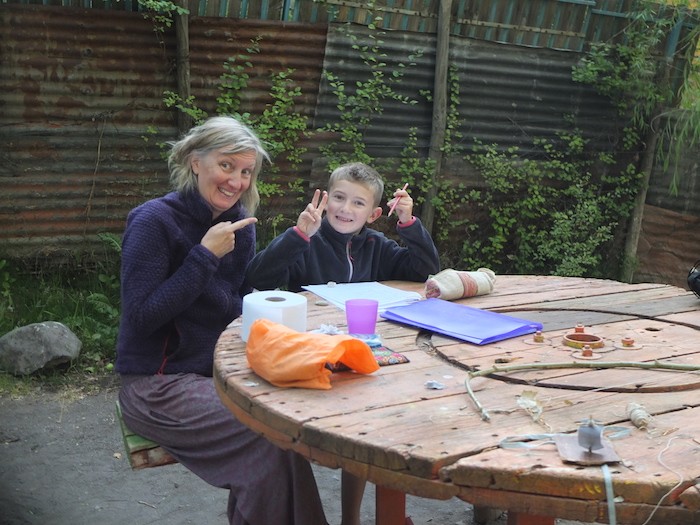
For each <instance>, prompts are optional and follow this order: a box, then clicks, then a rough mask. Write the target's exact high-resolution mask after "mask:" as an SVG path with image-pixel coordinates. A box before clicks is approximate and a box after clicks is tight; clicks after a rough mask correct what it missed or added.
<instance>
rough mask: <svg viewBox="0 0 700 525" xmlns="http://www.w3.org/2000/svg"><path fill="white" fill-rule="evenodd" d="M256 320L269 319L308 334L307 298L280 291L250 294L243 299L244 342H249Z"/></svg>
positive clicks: (242, 336) (242, 333)
mask: <svg viewBox="0 0 700 525" xmlns="http://www.w3.org/2000/svg"><path fill="white" fill-rule="evenodd" d="M256 319H269V320H270V321H273V322H275V323H280V324H283V325H284V326H286V327H287V328H291V329H292V330H296V331H297V332H306V297H304V296H303V295H299V294H296V293H292V292H283V291H280V290H269V291H265V292H253V293H249V294H248V295H246V296H245V297H243V326H242V328H241V339H243V341H246V342H247V341H248V334H249V333H250V325H252V324H253V322H254V321H255V320H256Z"/></svg>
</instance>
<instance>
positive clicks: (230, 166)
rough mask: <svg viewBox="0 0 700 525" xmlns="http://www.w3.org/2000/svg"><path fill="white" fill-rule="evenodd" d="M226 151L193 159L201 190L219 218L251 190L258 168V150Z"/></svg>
mask: <svg viewBox="0 0 700 525" xmlns="http://www.w3.org/2000/svg"><path fill="white" fill-rule="evenodd" d="M225 150H226V148H223V149H219V150H214V151H210V152H209V153H206V154H204V155H195V156H194V157H193V158H192V171H193V172H194V173H195V174H196V175H197V188H198V189H199V193H200V194H201V195H202V197H203V198H204V200H205V201H207V203H208V204H209V207H210V208H211V210H212V214H213V218H214V219H216V218H217V217H218V216H219V215H221V214H222V213H223V212H225V211H226V210H229V209H231V208H232V207H233V205H234V204H236V202H238V200H239V199H240V198H241V195H243V194H244V193H245V192H246V190H247V189H248V188H249V187H250V183H251V180H252V178H253V171H254V169H255V162H256V160H257V154H256V152H255V151H245V152H243V153H236V154H231V153H224V151H225Z"/></svg>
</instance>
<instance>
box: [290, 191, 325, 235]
mask: <svg viewBox="0 0 700 525" xmlns="http://www.w3.org/2000/svg"><path fill="white" fill-rule="evenodd" d="M319 199H320V200H321V201H320V202H319ZM326 204H328V192H327V191H324V192H323V197H321V190H316V191H315V192H314V196H313V198H312V199H311V202H310V203H309V204H308V205H307V206H306V209H304V211H302V212H301V213H300V214H299V218H298V219H297V228H298V229H299V231H301V233H303V234H304V235H306V236H307V237H311V236H312V235H313V234H314V233H316V232H317V231H318V229H319V228H320V227H321V219H322V218H323V211H324V210H325V209H326Z"/></svg>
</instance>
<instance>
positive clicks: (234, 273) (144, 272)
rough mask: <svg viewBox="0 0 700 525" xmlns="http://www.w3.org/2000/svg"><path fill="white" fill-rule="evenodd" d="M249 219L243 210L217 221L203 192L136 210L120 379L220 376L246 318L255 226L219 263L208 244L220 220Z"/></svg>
mask: <svg viewBox="0 0 700 525" xmlns="http://www.w3.org/2000/svg"><path fill="white" fill-rule="evenodd" d="M246 216H247V213H246V211H245V209H244V208H243V207H242V205H241V204H240V202H239V203H237V204H236V205H235V206H234V207H233V208H231V209H230V210H228V211H227V212H225V213H223V214H221V215H220V216H219V217H218V218H217V219H216V221H212V212H211V209H210V208H209V206H208V205H207V203H206V202H205V201H204V199H202V197H201V196H200V194H199V193H198V192H196V191H195V192H189V193H180V192H175V193H169V194H168V195H165V196H163V197H160V198H157V199H153V200H151V201H148V202H146V203H144V204H142V205H140V206H138V207H136V208H134V209H133V210H132V211H131V212H130V213H129V216H128V217H127V222H126V230H125V232H124V238H123V241H122V266H121V324H120V327H119V337H118V340H117V363H116V370H117V372H119V373H120V374H137V375H150V374H157V373H163V374H176V373H182V372H194V373H197V374H202V375H206V376H211V375H212V367H213V356H214V346H215V345H216V341H217V339H218V337H219V335H220V334H221V332H222V331H223V330H224V329H225V328H226V326H227V325H228V324H229V323H230V322H231V321H233V320H234V319H235V318H236V317H238V316H239V315H240V314H241V308H242V301H243V296H244V295H245V294H246V293H248V292H249V291H250V289H249V288H247V287H244V286H245V285H244V284H243V283H244V279H245V269H246V265H247V264H248V261H250V259H251V258H252V257H253V255H254V253H255V226H254V225H250V226H247V227H245V228H242V229H240V230H238V231H237V232H236V245H235V249H234V250H233V251H232V252H230V253H228V254H227V255H225V256H224V257H222V258H221V259H219V258H217V257H216V256H215V255H214V254H212V253H211V252H210V251H209V250H207V249H206V248H204V247H203V246H202V245H201V244H200V241H201V240H202V237H204V234H205V233H206V232H207V230H208V229H209V228H210V227H211V226H212V225H214V224H215V223H218V222H224V221H232V222H234V221H237V220H239V219H242V218H244V217H246Z"/></svg>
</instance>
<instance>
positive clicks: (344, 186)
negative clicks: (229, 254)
mask: <svg viewBox="0 0 700 525" xmlns="http://www.w3.org/2000/svg"><path fill="white" fill-rule="evenodd" d="M383 193H384V182H383V181H382V179H381V177H380V176H379V174H378V173H377V171H376V170H374V169H373V168H371V167H369V166H367V165H366V164H362V163H359V162H356V163H351V164H345V165H343V166H340V167H339V168H337V169H336V170H334V171H333V173H332V174H331V176H330V179H329V182H328V192H325V191H324V192H323V196H321V191H320V190H316V191H315V192H314V196H313V199H312V200H311V203H309V204H308V205H307V206H306V209H305V210H304V211H303V212H301V214H300V215H299V218H298V219H297V224H296V226H294V227H292V228H289V229H288V230H286V231H285V232H284V233H282V234H280V235H278V236H277V237H276V238H275V239H274V240H273V241H272V242H271V243H270V244H269V245H268V246H267V248H265V249H264V250H262V251H260V252H258V253H257V255H255V257H253V260H252V261H251V262H250V264H249V265H248V269H247V271H246V276H247V279H248V283H249V284H250V285H251V286H252V287H253V288H255V289H257V290H271V289H275V288H286V289H288V290H290V291H293V292H297V291H300V290H301V289H302V288H301V287H302V286H304V285H307V284H326V283H328V282H330V281H333V282H336V283H349V282H367V281H388V280H402V281H415V282H420V281H425V280H426V279H427V278H428V276H429V275H431V274H435V273H437V272H439V271H440V260H439V257H438V253H437V249H436V248H435V244H434V243H433V240H432V238H431V237H430V234H429V233H428V231H427V230H426V229H425V228H424V227H423V225H422V223H421V222H420V220H419V219H417V218H416V217H414V216H413V214H412V213H413V199H411V196H410V195H409V194H408V192H406V190H397V191H396V192H394V198H393V199H392V200H390V201H389V202H388V203H387V205H388V206H389V207H391V206H392V205H393V204H395V203H396V201H397V199H399V201H398V204H397V205H396V208H395V212H396V215H397V216H398V219H399V221H398V224H397V226H396V230H397V232H398V234H399V237H401V240H402V241H403V243H404V244H405V246H400V245H399V244H398V243H397V242H396V241H394V240H393V239H389V238H388V237H386V236H385V235H384V234H383V233H381V232H379V231H377V230H373V229H371V228H368V227H366V225H369V224H372V223H373V222H374V221H376V220H377V219H378V218H379V217H381V215H382V208H381V207H380V206H379V204H380V202H381V199H382V195H383ZM319 200H320V202H319ZM324 210H325V211H326V216H325V217H323V212H324Z"/></svg>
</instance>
